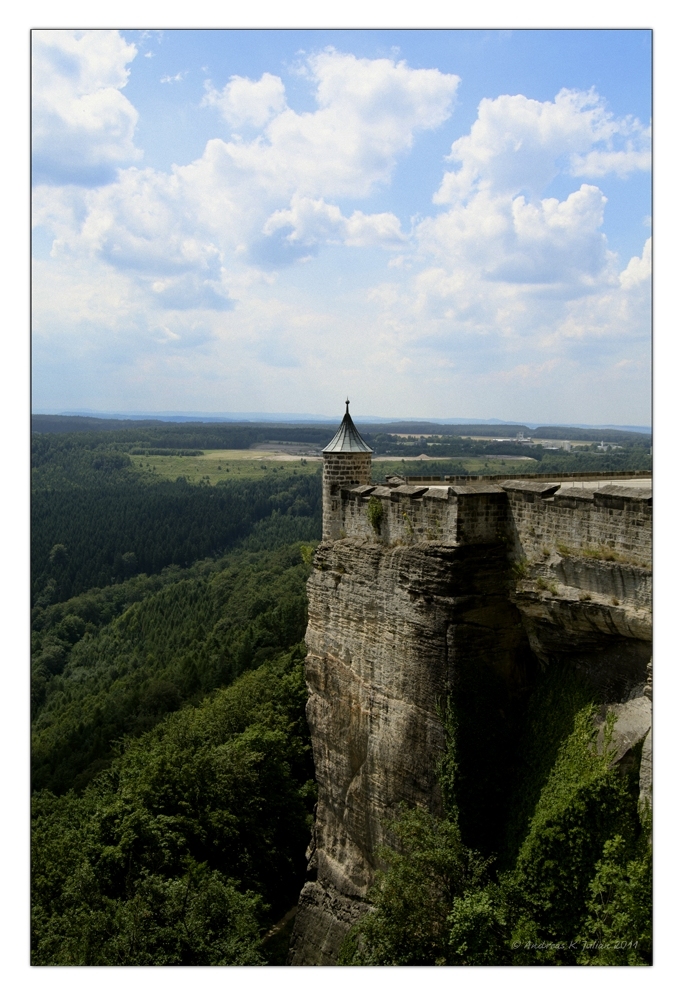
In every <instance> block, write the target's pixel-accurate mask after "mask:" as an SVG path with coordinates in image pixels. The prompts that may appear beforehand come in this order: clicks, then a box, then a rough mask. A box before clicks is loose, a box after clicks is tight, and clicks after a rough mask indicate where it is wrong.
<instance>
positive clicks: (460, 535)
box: [336, 480, 652, 566]
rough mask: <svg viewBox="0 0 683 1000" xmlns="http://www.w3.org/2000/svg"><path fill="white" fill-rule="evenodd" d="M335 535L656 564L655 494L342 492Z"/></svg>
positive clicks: (441, 486) (438, 487)
mask: <svg viewBox="0 0 683 1000" xmlns="http://www.w3.org/2000/svg"><path fill="white" fill-rule="evenodd" d="M338 531H339V535H337V536H336V537H346V538H359V539H365V540H366V541H375V542H381V543H382V544H384V545H411V544H416V543H418V542H435V543H438V544H442V545H444V544H445V545H490V544H496V543H506V544H509V545H510V546H511V549H512V554H514V556H515V558H516V559H518V560H526V561H527V562H530V563H535V562H538V561H540V560H542V559H543V558H545V557H547V556H548V554H549V552H550V551H559V552H561V553H562V552H564V553H565V554H569V553H575V554H589V555H591V554H592V555H593V557H594V558H601V557H602V558H607V559H610V558H611V559H619V560H621V561H624V562H632V563H634V564H636V565H639V566H650V565H651V561H652V489H651V487H650V486H649V485H645V486H640V485H614V484H604V485H602V484H600V485H597V486H593V487H591V488H586V487H574V486H571V485H569V486H568V485H563V484H562V483H561V482H554V483H548V482H539V481H538V480H503V481H501V482H498V483H491V482H490V483H474V484H471V485H470V484H467V483H462V484H460V483H455V484H448V483H438V482H435V483H433V484H431V485H424V484H423V485H412V484H410V483H401V484H394V485H379V486H378V485H373V484H371V483H365V484H360V485H358V486H346V487H342V488H341V489H340V491H339V508H338Z"/></svg>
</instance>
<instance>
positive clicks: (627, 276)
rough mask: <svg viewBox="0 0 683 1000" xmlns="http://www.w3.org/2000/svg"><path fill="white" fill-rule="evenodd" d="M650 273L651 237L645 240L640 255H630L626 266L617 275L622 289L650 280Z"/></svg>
mask: <svg viewBox="0 0 683 1000" xmlns="http://www.w3.org/2000/svg"><path fill="white" fill-rule="evenodd" d="M651 275H652V239H648V240H646V241H645V246H644V248H643V255H642V257H631V259H630V261H629V262H628V264H627V266H626V268H625V269H624V270H623V271H622V272H621V274H620V275H619V283H620V284H621V287H622V288H624V289H627V288H635V287H637V286H638V285H643V284H644V283H645V282H649V281H650V277H651Z"/></svg>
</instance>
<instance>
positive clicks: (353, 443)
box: [323, 399, 372, 455]
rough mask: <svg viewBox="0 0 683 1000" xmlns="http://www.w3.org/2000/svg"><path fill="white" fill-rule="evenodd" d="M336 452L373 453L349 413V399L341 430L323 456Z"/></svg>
mask: <svg viewBox="0 0 683 1000" xmlns="http://www.w3.org/2000/svg"><path fill="white" fill-rule="evenodd" d="M334 451H343V452H353V451H369V452H372V448H368V446H367V445H366V443H365V441H364V440H363V438H362V437H361V436H360V434H359V433H358V431H357V430H356V427H355V424H354V422H353V420H352V419H351V414H350V413H349V401H348V399H347V400H346V413H345V414H344V418H343V420H342V422H341V423H340V425H339V430H338V431H337V433H336V434H335V435H334V437H333V438H332V440H331V441H330V443H329V444H328V446H327V447H326V448H323V455H329V453H330V452H334Z"/></svg>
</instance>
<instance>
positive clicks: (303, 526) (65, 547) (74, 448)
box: [31, 434, 321, 606]
mask: <svg viewBox="0 0 683 1000" xmlns="http://www.w3.org/2000/svg"><path fill="white" fill-rule="evenodd" d="M320 520H321V491H320V482H319V478H318V477H317V476H316V475H311V474H308V473H304V471H303V470H302V469H298V470H297V469H296V468H294V469H292V470H291V471H289V470H284V471H277V472H276V471H273V473H272V475H265V476H264V477H262V478H260V479H253V480H234V481H231V480H230V479H228V478H226V480H225V481H222V482H220V483H219V484H218V485H217V486H214V487H210V486H207V485H205V484H204V483H197V484H191V483H187V482H186V481H184V480H183V479H178V480H177V481H176V482H170V481H167V480H164V479H161V478H159V477H156V476H154V475H152V474H150V473H148V472H146V471H143V469H141V468H140V467H139V466H136V465H134V464H133V462H132V460H131V459H130V457H129V456H128V455H127V454H126V453H125V451H123V450H122V445H121V442H120V441H114V440H112V441H110V442H103V441H102V440H101V435H89V434H82V435H81V434H67V435H61V434H58V435H34V439H33V489H32V545H31V575H32V594H33V602H34V603H36V604H38V605H41V606H47V605H49V604H53V603H55V602H59V601H65V600H68V599H69V598H70V597H73V596H75V595H76V594H79V593H81V592H83V591H85V590H88V589H89V588H92V587H106V586H109V585H111V584H113V583H120V582H122V581H123V580H125V579H128V578H130V577H132V576H135V575H136V574H139V573H146V574H154V573H159V572H160V571H161V570H162V569H163V568H164V567H165V566H170V565H177V566H181V567H183V566H189V565H191V564H192V563H193V562H194V561H195V560H197V559H202V558H205V557H207V556H212V555H214V556H215V555H218V554H220V553H222V552H224V551H226V550H227V549H228V548H229V547H230V546H232V545H234V544H236V543H237V542H238V541H239V540H241V539H244V538H246V537H247V536H248V535H249V534H250V533H251V532H252V531H253V530H254V529H255V526H256V525H259V527H260V530H261V531H263V530H264V529H265V528H266V522H267V530H268V532H269V537H270V540H271V544H272V543H273V542H275V541H279V542H281V543H287V542H292V541H295V540H297V539H302V538H303V539H307V538H315V537H319V535H320Z"/></svg>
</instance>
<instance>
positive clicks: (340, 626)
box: [290, 484, 652, 965]
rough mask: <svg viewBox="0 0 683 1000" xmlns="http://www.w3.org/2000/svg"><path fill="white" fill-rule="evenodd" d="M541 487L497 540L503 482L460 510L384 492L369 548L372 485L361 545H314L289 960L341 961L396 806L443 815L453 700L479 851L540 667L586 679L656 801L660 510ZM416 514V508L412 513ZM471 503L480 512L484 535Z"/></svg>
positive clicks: (468, 824)
mask: <svg viewBox="0 0 683 1000" xmlns="http://www.w3.org/2000/svg"><path fill="white" fill-rule="evenodd" d="M542 486H543V484H540V486H538V488H537V487H536V486H535V487H534V490H531V491H528V492H529V496H526V493H523V492H522V491H521V490H518V489H517V485H516V484H509V488H508V490H507V493H508V497H509V498H510V509H509V515H508V526H507V529H506V530H505V531H504V530H503V529H502V525H503V522H504V518H503V515H504V512H505V509H506V508H505V506H504V505H505V504H506V503H507V502H508V500H507V498H506V496H505V493H503V491H502V490H500V489H499V490H498V492H497V493H496V492H493V493H491V495H490V496H488V495H486V496H484V499H483V500H481V499H480V498H478V497H476V496H475V495H474V494H473V495H472V497H470V496H469V495H466V496H464V500H463V497H461V496H457V497H456V500H455V502H454V501H453V499H452V498H451V499H450V500H449V499H448V498H447V497H446V498H445V499H444V500H443V501H439V498H437V499H436V500H430V498H428V497H426V494H424V496H421V497H418V498H417V499H416V498H415V496H414V495H413V493H410V495H408V494H406V495H405V496H404V495H403V494H399V493H398V491H394V492H395V493H396V494H397V495H396V496H394V495H393V494H390V495H389V496H387V497H384V496H383V494H382V501H383V502H384V503H385V505H391V506H388V507H387V511H386V517H385V521H386V523H384V522H383V527H382V532H383V533H384V534H380V535H379V536H378V537H377V538H375V537H373V532H372V530H370V529H369V528H368V518H367V514H366V507H367V500H366V498H365V496H364V491H367V488H366V487H363V488H360V489H358V490H356V491H352V493H353V496H351V495H350V499H348V500H347V503H348V507H347V508H346V510H345V512H344V517H345V519H346V520H345V522H344V523H346V524H347V527H348V526H352V525H355V526H356V527H355V529H354V537H350V538H341V539H339V540H336V541H325V542H323V543H322V544H321V545H320V547H319V548H318V550H317V553H316V557H315V560H314V569H313V573H312V575H311V578H310V580H309V585H308V593H309V624H308V631H307V634H306V642H307V646H308V657H307V660H306V676H307V683H308V687H309V693H310V697H309V702H308V708H307V713H308V721H309V726H310V730H311V735H312V741H313V751H314V757H315V768H316V778H317V782H318V792H319V798H318V806H317V814H316V819H315V823H314V829H313V838H312V842H311V845H310V848H309V870H308V878H309V881H308V882H307V883H306V885H305V887H304V889H303V891H302V893H301V898H300V902H299V909H298V913H297V917H296V921H295V925H294V931H293V935H292V941H291V950H290V961H291V962H292V963H293V964H303V965H309V964H310V965H313V964H317V965H325V964H333V963H334V962H335V961H336V958H337V955H338V951H339V947H340V945H341V942H342V940H343V938H344V936H345V935H346V933H347V932H348V930H349V928H350V927H351V925H352V924H353V923H354V922H355V920H357V919H358V918H359V917H360V916H361V915H362V914H363V913H364V912H365V911H366V910H367V906H368V904H367V901H366V895H367V891H368V888H369V886H370V885H371V882H372V879H373V875H374V873H375V871H376V870H377V867H378V865H380V864H381V858H380V857H379V853H378V849H379V848H380V847H381V846H382V844H385V843H388V842H390V834H389V833H388V832H387V821H388V820H390V819H392V818H393V817H394V816H395V815H396V813H397V809H398V807H399V805H400V804H401V803H406V804H407V805H408V806H413V805H420V804H421V805H424V806H426V807H427V808H429V809H430V810H432V811H433V812H435V813H439V812H440V811H441V809H442V803H441V796H440V790H439V787H438V784H437V781H436V775H435V770H436V765H437V763H438V760H439V757H440V755H441V754H442V752H443V749H444V735H443V727H442V723H441V716H440V712H441V711H442V710H443V709H444V708H445V706H446V700H447V699H448V697H449V696H450V697H451V698H452V701H453V705H454V710H455V712H456V715H457V718H458V722H459V749H458V757H459V766H460V769H461V784H460V792H459V794H460V802H459V805H460V809H461V811H460V822H461V827H462V831H463V836H464V838H465V841H466V842H467V843H470V844H472V845H476V846H477V847H478V848H479V849H480V850H482V851H484V852H485V853H491V852H497V850H498V848H499V846H500V838H501V836H502V831H503V830H504V827H505V822H506V809H507V797H508V794H509V790H510V784H511V768H512V766H513V765H512V760H513V757H514V747H515V741H516V739H517V736H518V732H517V729H516V726H517V722H518V720H519V718H520V716H521V708H523V706H524V704H525V703H526V699H527V696H528V694H529V692H530V690H531V689H532V688H533V686H534V683H535V679H536V678H537V676H538V674H539V673H540V672H544V671H548V670H550V671H552V670H558V671H561V670H567V669H569V670H572V671H577V672H578V673H580V674H582V675H583V676H584V677H585V678H586V680H587V682H589V684H590V686H591V689H592V690H593V691H595V694H596V699H597V700H598V701H600V702H602V703H603V716H602V717H603V718H604V717H605V715H606V713H607V710H608V708H609V710H610V711H611V712H612V714H614V715H616V716H617V720H618V724H617V725H616V726H615V738H616V739H618V740H619V741H620V742H619V747H618V754H617V757H618V758H619V759H621V758H625V756H628V753H630V752H631V751H632V750H634V748H637V750H638V753H639V754H641V759H642V763H641V800H642V801H643V803H644V804H645V807H647V806H648V805H649V802H650V796H651V750H650V747H651V743H650V742H649V741H650V729H649V727H650V722H649V714H648V713H649V705H650V701H649V697H650V696H651V674H650V675H648V663H649V662H650V658H651V650H652V645H651V638H652V631H651V629H652V624H651V610H650V604H651V574H650V571H649V569H648V567H647V556H648V552H649V549H648V541H647V539H648V537H649V536H648V534H647V532H648V531H649V530H650V528H649V524H650V522H649V521H648V508H647V503H648V502H651V500H650V501H648V498H647V497H645V498H643V496H644V494H643V496H641V495H640V494H638V496H637V497H635V498H633V497H630V495H629V496H627V497H626V499H625V500H624V499H623V498H621V497H616V496H613V495H612V493H610V494H609V495H607V494H606V497H607V499H606V500H605V501H604V504H603V506H601V505H600V504H601V503H602V502H603V501H602V499H601V496H599V495H598V494H597V493H596V494H595V497H594V498H593V499H591V500H590V503H589V501H588V499H587V498H586V497H584V496H583V493H582V495H581V496H579V497H573V496H569V497H567V498H566V499H562V498H560V502H559V503H557V504H556V501H555V499H553V498H552V494H553V493H554V491H555V490H556V487H548V488H546V490H545V493H544V492H543V489H541V488H540V487H542ZM544 488H545V487H544ZM386 492H387V493H390V491H388V490H387V491H386ZM613 492H614V491H613ZM632 492H633V491H632ZM642 492H643V491H641V493H642ZM546 494H548V496H546ZM592 496H593V494H591V497H592ZM548 497H550V499H549V498H548ZM596 498H597V499H596ZM598 501H600V502H598ZM419 503H423V504H425V512H424V514H421V513H420V511H417V508H416V511H417V513H416V512H415V511H413V508H412V507H411V506H410V505H411V504H412V505H413V506H414V505H415V504H419ZM429 503H432V505H434V504H437V506H438V505H439V503H440V504H441V507H440V508H439V509H441V508H443V510H444V511H447V510H448V509H450V507H452V509H453V511H455V514H456V515H457V523H456V526H455V529H454V530H453V532H452V533H451V537H452V541H450V542H448V543H444V541H443V540H442V539H439V540H438V541H436V540H432V541H427V540H426V538H425V540H422V541H417V537H418V531H417V529H418V527H420V525H421V523H422V522H420V520H419V517H423V520H424V526H423V527H424V534H423V536H422V537H423V538H424V536H427V537H428V536H429V533H430V531H431V527H430V525H431V521H429V517H432V514H431V513H430V511H431V508H429V509H427V508H428V504H429ZM364 504H365V506H363V505H364ZM467 504H470V506H471V505H472V504H475V505H478V506H476V507H473V510H475V512H477V511H478V512H479V513H478V514H477V517H478V520H477V519H476V518H475V519H474V520H473V521H472V524H473V525H474V526H475V527H477V526H478V530H477V531H474V529H473V527H472V526H471V525H470V521H471V520H472V518H471V517H469V514H468V511H469V507H468V506H467ZM482 504H485V511H484V512H485V513H486V518H482V516H481V509H483V508H482ZM554 504H556V507H557V509H555V506H553V505H554ZM572 504H574V505H578V506H577V510H578V512H579V513H578V515H575V513H574V511H573V507H572V506H571V505H572ZM619 504H621V505H622V506H621V507H619ZM449 505H450V507H449ZM629 505H630V506H629ZM394 507H395V508H396V509H395V510H394ZM584 507H585V508H586V510H588V511H589V512H588V513H585V512H584V509H583V508H584ZM631 507H632V508H633V510H631ZM404 508H405V509H404ZM480 508H481V509H480ZM513 508H514V509H513ZM579 508H580V509H579ZM435 509H436V508H435ZM420 510H421V508H420ZM649 511H650V513H649V516H650V517H651V508H649ZM610 512H611V513H610ZM418 515H419V516H418ZM572 516H579V520H581V519H583V520H586V523H587V524H588V526H589V527H590V530H591V531H593V530H594V527H595V524H598V522H599V520H600V518H604V519H605V523H606V524H607V525H608V527H609V528H610V530H611V531H612V534H611V535H608V534H605V535H604V537H605V539H606V540H607V542H608V543H609V544H608V545H607V547H605V545H603V544H602V542H601V541H600V539H601V538H602V537H603V536H602V535H601V534H600V531H602V530H603V529H602V527H599V530H598V529H597V528H596V529H595V531H596V532H597V533H596V535H595V538H593V536H591V538H590V539H589V542H590V546H589V547H588V548H586V543H584V542H583V541H582V536H581V531H580V530H579V529H577V530H576V531H574V529H573V528H571V522H570V520H569V519H570V518H571V517H572ZM434 517H436V515H434ZM444 517H445V515H439V518H440V524H441V526H442V527H441V529H440V530H441V532H442V535H443V534H448V532H447V531H446V528H447V527H448V525H447V524H446V520H444ZM392 518H393V520H392ZM626 518H631V519H632V520H633V522H634V523H633V525H630V522H629V524H628V525H626V520H625V519H626ZM354 519H355V520H354ZM394 521H395V522H396V525H395V527H393V528H392V531H393V532H394V534H393V535H392V534H391V532H389V534H387V532H388V531H389V528H391V526H392V525H393V524H394ZM480 522H481V523H484V522H485V525H489V524H490V525H492V527H491V529H490V530H489V531H488V534H489V536H490V538H489V540H488V544H473V543H472V542H473V540H474V539H477V538H478V537H479V536H480V535H481V534H482V531H481V529H480ZM556 522H557V523H556ZM594 522H595V524H594ZM636 522H637V523H636ZM641 522H642V523H641ZM577 523H578V522H577ZM581 523H583V522H581ZM600 524H601V522H600ZM444 525H446V527H443V526H444ZM612 525H614V526H616V527H614V530H612V528H611V526H612ZM624 525H626V527H624ZM387 526H388V527H387ZM411 528H412V530H411ZM560 528H561V529H562V531H563V532H564V534H563V535H562V539H561V540H560V541H558V539H557V538H556V537H555V534H556V533H557V532H558V531H559V530H560ZM570 528H571V530H570ZM385 529H386V530H385ZM487 530H488V529H487ZM581 530H583V529H581ZM586 530H588V529H586ZM606 531H607V529H605V532H606ZM399 532H400V533H402V534H399ZM394 535H395V536H396V537H394ZM385 536H386V537H385ZM570 543H571V544H570ZM515 560H517V561H516V562H515ZM643 744H644V745H643ZM641 750H642V753H641ZM648 769H650V770H648ZM646 786H647V787H646Z"/></svg>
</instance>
